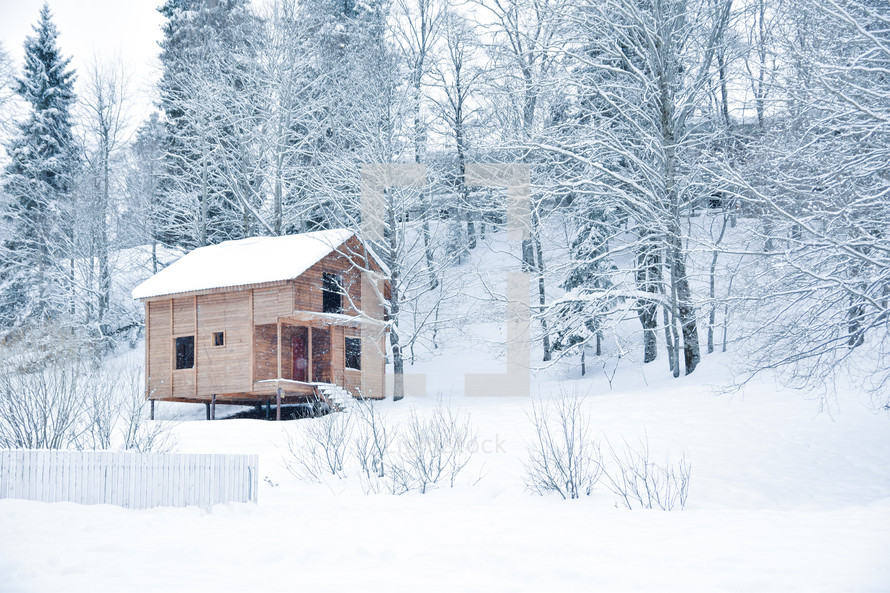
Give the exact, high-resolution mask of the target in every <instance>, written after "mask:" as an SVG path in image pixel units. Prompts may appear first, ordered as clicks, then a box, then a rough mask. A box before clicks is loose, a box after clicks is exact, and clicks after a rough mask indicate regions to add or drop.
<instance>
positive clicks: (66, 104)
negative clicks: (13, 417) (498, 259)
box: [0, 0, 890, 406]
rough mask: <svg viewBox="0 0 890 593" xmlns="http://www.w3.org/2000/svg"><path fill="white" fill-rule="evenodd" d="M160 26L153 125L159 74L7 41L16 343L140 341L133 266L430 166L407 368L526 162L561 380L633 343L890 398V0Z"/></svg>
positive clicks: (387, 226) (543, 340) (3, 263)
mask: <svg viewBox="0 0 890 593" xmlns="http://www.w3.org/2000/svg"><path fill="white" fill-rule="evenodd" d="M158 10H159V11H160V12H161V14H162V15H163V16H164V17H165V21H164V26H163V32H162V38H161V42H160V48H159V49H160V63H161V66H162V71H161V74H160V77H159V81H158V82H157V84H156V86H155V88H154V89H153V92H154V96H155V97H156V100H155V102H154V106H155V111H154V112H153V113H151V114H150V115H149V116H148V117H147V118H145V119H144V121H133V119H132V117H131V113H132V109H131V108H132V97H133V95H134V92H135V88H136V85H137V83H139V82H141V81H133V80H131V79H130V78H129V76H128V72H127V68H126V67H125V66H123V65H122V64H121V63H120V62H116V61H114V60H110V59H109V60H105V61H103V60H102V59H98V58H97V59H96V60H95V61H94V62H93V66H92V67H91V68H89V69H88V70H87V71H81V72H75V71H74V69H73V68H72V67H71V64H70V56H67V55H66V53H65V48H64V47H61V46H60V44H59V41H58V34H59V32H58V30H57V29H56V26H55V24H54V22H53V15H52V12H51V10H50V7H49V6H47V5H44V8H43V9H42V10H41V11H40V14H39V17H38V15H35V17H37V18H35V22H34V26H33V31H32V33H31V35H30V36H29V37H28V39H27V41H26V43H25V46H24V54H23V56H22V57H23V62H22V64H23V68H22V69H21V71H19V69H18V68H17V67H16V66H15V64H17V63H18V62H19V58H18V57H16V58H15V59H14V57H13V55H12V54H13V53H15V52H17V51H20V50H19V48H9V47H6V48H4V49H3V50H2V53H0V114H2V126H3V131H4V135H5V136H6V138H7V139H6V143H5V145H4V148H5V155H4V160H5V163H4V166H3V169H2V173H0V192H2V196H0V197H2V202H0V208H2V221H3V222H2V236H0V238H2V245H0V332H2V336H3V343H4V345H5V346H7V348H6V349H7V350H10V351H15V352H17V353H18V354H16V355H15V356H22V354H21V352H23V351H24V352H28V353H30V354H28V356H29V357H30V358H29V360H31V359H33V360H41V359H43V358H46V357H49V358H52V356H54V355H52V354H51V352H56V353H58V352H57V351H58V350H60V348H55V347H51V346H49V345H48V344H58V343H62V342H63V343H64V344H65V346H64V348H63V349H66V351H76V352H77V356H78V357H83V356H87V355H88V356H94V357H99V358H101V357H102V356H104V355H105V354H107V353H108V352H110V351H111V350H113V349H114V348H115V347H116V345H117V344H119V343H125V342H128V341H129V342H130V343H135V341H136V340H137V339H138V338H139V336H140V332H141V330H142V323H143V311H142V310H141V308H140V307H139V306H138V305H137V304H135V303H133V302H132V300H131V299H130V297H129V294H128V290H127V288H129V287H132V285H133V284H134V278H133V270H132V267H133V264H132V257H133V254H134V253H137V252H138V253H150V254H151V257H150V260H149V261H150V266H149V267H150V269H149V270H148V273H150V272H156V271H157V270H158V269H160V268H161V267H163V266H164V265H165V264H166V263H169V262H170V261H171V260H172V259H175V257H176V256H177V255H178V254H181V253H183V252H187V251H188V250H190V249H193V248H196V247H200V246H205V245H210V244H214V243H218V242H220V241H224V240H230V239H240V238H244V237H251V236H257V235H281V234H292V233H298V232H305V231H309V230H313V229H318V228H333V227H341V226H342V227H349V228H354V229H359V228H360V226H361V216H362V212H361V183H362V179H361V169H362V165H365V164H383V163H416V164H423V165H424V166H425V167H426V171H427V174H426V179H425V182H424V183H423V185H421V186H420V187H411V188H408V187H393V188H390V189H389V190H387V191H386V194H385V204H384V210H385V213H384V214H383V215H381V220H382V222H383V226H384V233H383V240H382V241H378V244H377V245H375V248H376V249H377V250H378V252H379V253H380V254H382V256H383V257H384V258H385V259H386V261H387V263H388V264H389V267H390V277H389V278H388V279H389V280H390V282H391V284H392V298H391V301H390V303H389V304H388V314H389V319H390V322H389V323H390V326H391V350H392V352H391V357H392V362H393V364H394V368H395V369H396V373H397V374H399V373H400V372H401V369H402V368H403V366H404V364H405V360H406V358H407V359H409V360H408V363H409V364H410V363H412V362H413V359H414V357H415V353H416V352H423V353H426V355H434V354H435V350H436V340H437V334H438V332H440V331H444V330H445V329H447V327H448V326H449V324H450V325H451V326H453V325H454V324H455V323H457V322H456V321H455V319H456V318H457V317H459V316H460V314H461V313H460V311H459V307H458V308H455V307H454V306H453V303H454V301H455V300H456V299H459V297H460V286H458V285H456V284H454V283H453V279H454V277H455V275H454V274H449V273H448V270H451V269H453V268H454V267H455V266H460V265H462V264H463V262H465V261H467V259H468V258H469V256H470V255H471V254H472V253H473V251H474V250H477V249H479V248H480V247H482V246H483V245H485V244H486V242H487V241H488V240H489V239H490V238H491V236H492V234H493V233H496V232H497V231H499V230H502V228H503V225H504V211H505V198H504V196H503V195H502V194H503V192H500V191H498V190H493V189H490V188H480V187H474V186H473V185H472V184H471V182H470V180H469V179H468V178H467V174H466V173H467V167H468V165H470V164H472V163H519V164H523V165H527V166H528V167H529V170H530V183H531V201H530V204H529V208H530V209H529V212H530V216H529V217H528V224H527V233H526V237H527V239H525V240H523V241H522V242H521V244H517V245H516V248H515V249H514V248H512V247H511V248H510V249H507V250H505V252H504V253H503V254H502V255H503V258H506V260H507V261H512V262H515V268H516V269H521V270H523V271H525V272H526V273H528V274H530V275H531V277H532V280H533V281H532V285H533V293H532V294H530V299H531V302H532V311H533V328H532V336H533V339H534V342H535V348H534V349H533V353H534V358H535V360H533V361H532V366H533V367H535V368H541V367H546V366H547V365H548V364H550V363H552V362H553V361H556V360H559V359H562V358H564V357H566V356H575V357H581V361H582V362H581V364H582V368H583V366H584V365H585V362H586V363H589V362H590V360H591V359H593V358H594V357H596V358H598V359H612V360H614V359H616V358H626V357H630V358H632V359H635V360H636V359H638V360H639V363H640V364H650V363H654V362H655V361H656V360H658V361H660V362H659V363H658V364H666V365H667V367H668V369H669V371H670V372H671V373H672V374H673V376H674V377H680V376H682V375H688V374H690V373H693V372H694V371H695V370H696V368H697V366H698V365H699V364H700V362H701V361H702V359H703V357H705V356H707V355H708V354H710V353H712V352H726V351H728V350H729V351H733V352H736V353H738V354H740V355H741V358H742V359H743V360H744V362H745V369H746V371H747V372H749V373H751V374H756V373H757V372H759V371H763V370H765V369H776V370H777V371H778V372H779V373H780V374H781V376H783V377H784V379H785V380H786V381H788V382H789V383H790V384H793V385H798V386H804V387H815V388H824V387H825V385H828V384H830V382H831V377H833V376H834V375H835V374H836V373H837V372H838V371H841V370H843V372H845V373H846V372H851V373H854V376H856V377H857V380H861V381H862V384H863V386H864V387H863V388H864V390H865V391H867V392H868V393H870V394H872V395H874V396H875V399H874V403H875V404H876V405H877V406H885V405H887V404H888V398H887V393H888V391H887V389H886V388H887V383H888V380H890V358H888V346H890V332H888V330H890V305H888V298H890V238H888V233H887V230H888V224H887V221H888V220H890V167H888V163H890V10H888V6H887V4H886V3H885V2H882V1H880V0H744V1H739V0H651V1H650V0H646V1H639V0H602V1H600V2H595V3H594V2H587V1H586V0H469V1H467V2H460V3H454V2H448V1H447V0H392V1H389V0H369V1H367V2H355V1H353V0H341V1H337V2H335V1H333V0H305V1H302V2H295V1H293V0H270V1H269V2H265V3H260V4H257V3H253V4H252V3H250V2H248V0H219V1H216V2H209V1H205V0H167V1H166V2H165V3H164V4H163V5H162V6H161V7H160V8H159V9H158ZM75 81H77V82H76V84H75ZM75 89H78V90H77V91H76V90H75ZM499 296H500V295H497V294H492V295H491V298H492V299H493V300H497V299H498V298H499ZM449 303H450V304H449ZM440 313H441V314H440ZM62 336H64V339H62V338H61V337H62ZM409 351H410V355H409V354H408V352H409ZM85 352H87V353H88V354H85ZM585 357H586V360H585ZM588 366H589V364H588Z"/></svg>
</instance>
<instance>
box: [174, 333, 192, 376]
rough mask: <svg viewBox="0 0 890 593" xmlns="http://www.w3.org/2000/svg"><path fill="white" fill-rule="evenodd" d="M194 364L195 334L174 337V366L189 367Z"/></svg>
mask: <svg viewBox="0 0 890 593" xmlns="http://www.w3.org/2000/svg"><path fill="white" fill-rule="evenodd" d="M194 366H195V336H182V337H181V338H176V368H177V370H178V369H190V368H194Z"/></svg>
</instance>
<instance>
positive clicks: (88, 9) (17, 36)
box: [0, 0, 164, 125]
mask: <svg viewBox="0 0 890 593" xmlns="http://www.w3.org/2000/svg"><path fill="white" fill-rule="evenodd" d="M162 3H163V0H50V1H49V7H50V11H51V12H52V13H53V22H54V23H55V24H56V28H57V29H58V30H59V39H58V42H59V46H60V47H61V50H62V53H63V55H65V56H66V57H71V58H72V61H71V64H72V66H74V68H75V69H76V70H77V72H78V75H79V78H81V79H84V78H85V77H86V73H87V71H88V69H89V66H90V65H91V64H92V63H93V60H94V59H95V58H98V59H99V60H116V59H120V60H121V62H122V63H123V64H124V65H125V66H126V69H127V72H128V75H129V83H130V94H131V96H132V103H133V105H132V109H131V118H130V119H131V122H132V123H133V124H135V125H138V123H139V122H140V121H141V120H142V119H143V118H144V117H145V116H146V114H147V113H148V112H149V111H151V109H152V102H153V100H154V97H153V95H152V92H153V90H152V88H153V86H154V83H155V81H156V80H157V79H158V76H159V69H158V63H157V56H158V52H159V48H158V43H157V42H158V40H160V38H161V25H162V24H163V22H164V17H163V16H162V15H161V14H160V13H159V12H158V11H157V7H158V6H160V5H161V4H162ZM42 5H43V0H0V41H2V42H3V47H4V49H5V50H6V52H7V53H8V54H9V55H10V57H11V58H12V59H13V60H14V61H15V62H16V64H17V65H18V66H19V67H20V66H21V62H22V57H23V55H24V48H23V44H24V42H25V37H26V36H28V35H31V34H32V29H31V27H32V26H33V25H34V24H36V23H37V20H38V18H39V13H40V7H41V6H42ZM80 82H81V81H79V82H78V86H79V84H80Z"/></svg>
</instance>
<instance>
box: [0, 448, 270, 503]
mask: <svg viewBox="0 0 890 593" xmlns="http://www.w3.org/2000/svg"><path fill="white" fill-rule="evenodd" d="M258 465H259V458H258V456H257V455H200V454H178V453H131V452H121V451H56V450H33V449H25V450H0V498H24V499H26V500H36V501H42V502H62V501H67V502H77V503H80V504H113V505H118V506H122V507H127V508H131V509H145V508H150V507H156V506H173V507H182V506H190V505H198V506H205V507H209V506H211V505H214V504H218V503H225V502H254V503H255V502H256V501H257V486H258V479H257V466H258Z"/></svg>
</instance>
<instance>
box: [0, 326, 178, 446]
mask: <svg viewBox="0 0 890 593" xmlns="http://www.w3.org/2000/svg"><path fill="white" fill-rule="evenodd" d="M41 344H43V345H38V344H35V343H34V342H31V343H25V342H22V343H20V344H17V345H15V346H8V347H6V348H4V349H3V351H2V352H0V447H7V448H29V449H66V448H73V449H121V450H127V449H132V450H137V451H167V450H169V449H170V448H171V447H172V445H173V440H172V437H171V434H170V426H169V425H168V424H167V423H164V422H159V421H149V413H148V402H146V401H145V397H144V392H143V390H142V371H141V369H133V368H129V367H110V368H106V367H103V366H101V365H99V364H98V359H96V358H94V357H93V356H91V355H90V353H89V351H88V350H85V349H84V348H81V347H79V346H78V344H77V343H76V341H75V340H74V339H71V340H68V341H65V340H63V339H59V340H58V341H57V342H56V343H55V344H54V345H53V346H52V347H48V346H46V344H45V343H44V342H41Z"/></svg>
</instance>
